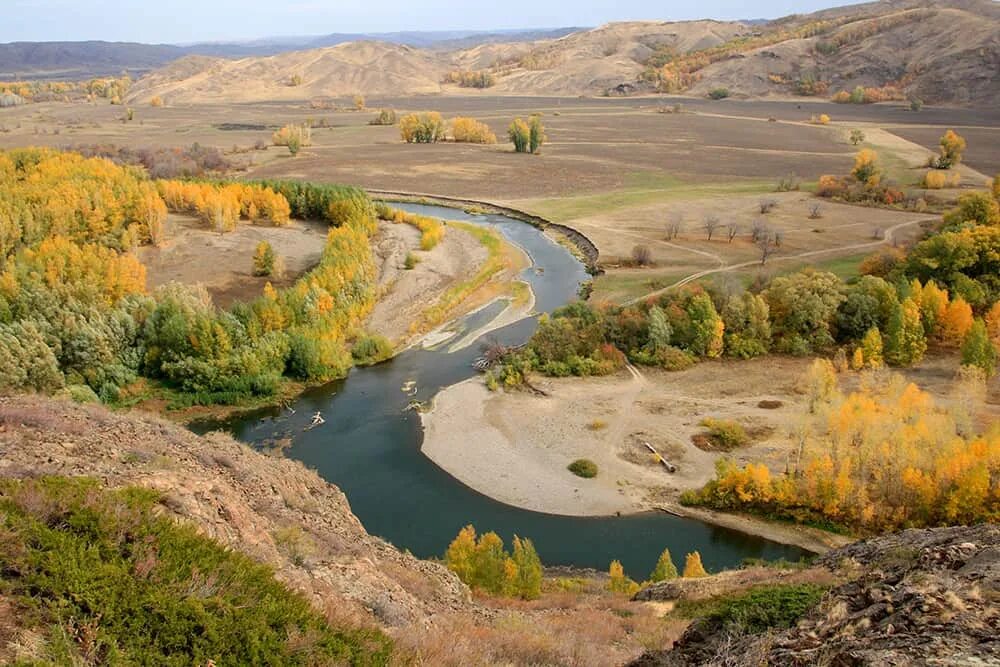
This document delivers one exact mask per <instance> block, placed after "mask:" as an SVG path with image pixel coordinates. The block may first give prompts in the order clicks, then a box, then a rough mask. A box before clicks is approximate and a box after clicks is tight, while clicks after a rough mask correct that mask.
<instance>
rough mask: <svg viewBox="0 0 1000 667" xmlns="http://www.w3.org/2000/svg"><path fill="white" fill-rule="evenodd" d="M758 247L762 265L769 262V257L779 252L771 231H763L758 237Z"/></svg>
mask: <svg viewBox="0 0 1000 667" xmlns="http://www.w3.org/2000/svg"><path fill="white" fill-rule="evenodd" d="M756 244H757V248H758V249H759V250H760V263H761V266H763V265H764V264H767V258H768V257H770V256H771V255H773V254H774V253H775V252H777V250H778V248H777V246H776V245H775V244H774V242H773V241H772V239H771V235H770V234H769V233H766V232H765V233H762V234H760V236H758V237H757V241H756Z"/></svg>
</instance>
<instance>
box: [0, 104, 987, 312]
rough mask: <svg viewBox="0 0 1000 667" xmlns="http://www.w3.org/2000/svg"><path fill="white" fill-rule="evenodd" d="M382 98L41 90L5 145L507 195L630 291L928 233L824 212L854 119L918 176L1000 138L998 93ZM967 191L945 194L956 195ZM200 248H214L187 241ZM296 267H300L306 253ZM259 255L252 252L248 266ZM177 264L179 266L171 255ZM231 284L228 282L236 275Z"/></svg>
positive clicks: (898, 214)
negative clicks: (322, 100) (512, 131)
mask: <svg viewBox="0 0 1000 667" xmlns="http://www.w3.org/2000/svg"><path fill="white" fill-rule="evenodd" d="M674 104H680V105H681V112H680V113H660V112H661V111H673V105H674ZM368 105H369V107H370V108H369V109H367V110H364V111H353V110H351V111H346V110H343V107H338V109H339V110H335V109H325V108H318V109H317V108H311V107H310V105H309V104H305V103H298V104H296V103H270V104H230V105H214V106H210V105H205V106H190V107H162V108H153V107H141V108H137V109H135V117H134V120H132V121H131V122H124V121H123V120H122V117H123V113H124V110H123V109H122V107H118V106H110V105H105V104H101V105H88V104H58V103H46V104H38V105H28V106H25V107H20V108H15V109H6V110H3V111H2V112H0V146H15V145H24V144H41V145H50V146H60V147H67V146H74V145H84V144H96V143H100V144H115V145H124V146H130V147H160V148H168V147H180V146H189V145H191V144H193V143H199V144H202V145H207V146H214V147H218V148H220V149H222V150H223V151H225V152H226V153H227V157H228V158H229V159H230V160H231V161H233V162H234V163H236V164H238V165H242V166H243V167H245V175H247V176H250V177H283V178H298V179H309V180H317V181H334V182H344V183H351V184H357V185H361V186H365V187H370V188H376V189H382V190H388V191H398V192H411V193H422V194H437V195H445V196H453V197H462V198H466V199H472V200H487V201H493V202H497V203H504V204H509V205H512V206H514V207H516V208H520V209H523V210H526V211H529V212H532V213H536V214H539V215H542V216H544V217H547V218H549V219H551V220H553V221H556V222H561V223H565V224H568V225H570V226H572V227H575V228H577V229H578V230H580V231H581V232H583V233H584V234H586V235H587V236H588V237H590V238H591V240H593V241H594V243H595V244H596V245H597V247H598V249H599V251H600V254H601V260H600V261H601V265H602V267H603V268H604V269H605V270H606V273H605V275H603V276H601V277H599V278H598V279H597V281H596V283H595V289H596V291H595V295H596V297H597V298H598V299H602V300H603V299H607V300H616V301H621V300H630V299H634V298H639V297H642V296H644V295H646V294H649V293H653V292H656V291H658V290H661V289H663V288H667V287H670V286H672V285H675V284H677V283H679V282H681V281H686V280H691V279H694V278H702V277H712V279H730V278H728V276H730V275H731V276H734V279H737V280H741V281H744V282H746V281H749V280H751V279H752V278H753V277H754V276H756V275H757V274H758V273H760V272H766V273H768V274H772V273H775V272H784V271H788V270H791V269H794V268H797V267H801V266H803V265H807V264H813V265H821V266H825V267H829V268H831V269H834V270H835V272H837V273H838V274H840V275H843V276H847V277H849V276H850V275H852V274H853V273H854V272H855V267H856V262H857V260H860V259H861V258H863V257H864V255H865V254H867V253H868V252H870V251H872V250H873V249H874V248H876V247H877V246H878V245H880V244H881V243H906V242H908V241H910V240H912V239H914V238H917V237H919V236H920V235H921V234H923V233H924V232H925V231H926V228H927V227H928V225H929V224H931V222H932V221H933V220H936V219H937V218H938V213H937V210H934V211H930V212H928V213H927V214H915V213H909V212H902V211H890V210H878V209H872V208H860V207H857V206H849V205H843V204H834V203H826V202H824V203H823V204H822V207H821V210H820V216H821V217H819V218H810V215H809V214H810V213H811V210H810V205H811V204H812V203H813V202H814V201H815V199H814V198H813V197H812V196H811V195H810V194H809V188H810V186H811V184H812V183H814V182H815V181H816V179H817V178H818V177H819V176H820V175H822V174H826V173H833V174H843V173H846V172H847V171H848V170H849V169H850V167H851V164H852V159H853V155H854V153H855V152H856V151H857V150H858V147H855V146H853V145H852V144H851V143H850V142H849V141H848V134H849V132H850V130H851V129H854V128H855V127H857V128H861V129H863V130H864V131H865V132H866V135H867V139H868V141H867V143H866V144H864V145H865V146H869V147H871V148H873V149H875V150H876V151H878V152H879V155H880V160H881V162H882V165H883V167H884V168H885V169H886V170H887V171H888V173H889V176H890V177H892V178H893V179H894V180H896V181H897V182H898V183H900V185H901V187H903V188H910V189H913V188H915V186H916V184H917V183H918V181H919V180H920V177H921V175H922V173H923V172H922V170H921V169H920V167H921V165H922V163H923V162H924V161H925V160H926V158H927V156H929V155H930V154H931V153H932V152H933V150H934V149H935V148H936V144H937V138H938V137H940V135H941V134H942V133H943V132H944V130H945V129H946V128H948V127H951V128H954V129H956V130H957V131H959V132H960V133H963V132H966V133H968V139H969V150H968V154H967V159H966V162H965V164H964V165H963V167H962V169H963V184H964V186H963V187H966V188H968V187H981V184H982V181H983V180H985V178H986V174H991V173H992V172H993V171H995V170H996V167H997V164H996V162H995V160H996V157H995V156H996V155H1000V132H998V131H996V130H995V129H994V128H995V126H996V125H997V123H998V121H1000V113H998V112H996V111H993V110H962V109H943V108H930V107H928V108H925V109H924V110H922V111H920V112H912V111H910V110H909V109H907V108H906V107H905V106H904V105H900V104H898V103H896V104H889V103H887V104H879V105H837V104H831V103H825V102H813V101H802V100H794V101H790V100H768V101H737V100H723V101H710V100H703V99H694V98H634V99H598V98H592V99H585V98H532V97H507V98H503V97H491V96H486V95H470V96H466V97H417V98H404V99H370V100H369V101H368ZM379 107H387V108H395V109H397V110H398V111H399V112H401V113H402V112H405V111H409V110H429V109H433V110H439V111H441V113H442V114H443V115H444V117H445V118H450V117H454V116H457V115H469V116H473V117H475V118H477V119H479V120H482V121H484V122H486V123H487V124H489V125H490V127H491V129H492V130H493V131H494V132H495V133H496V135H497V136H498V137H499V138H500V140H501V143H499V144H497V145H485V146H484V145H470V144H455V143H451V142H447V143H438V144H430V145H410V144H405V143H403V142H402V141H401V140H400V138H399V132H398V129H397V128H396V127H379V126H370V125H368V122H369V120H371V119H372V118H373V117H374V114H375V109H377V108H379ZM534 112H539V113H542V114H543V121H544V123H545V128H546V134H547V137H548V141H547V143H546V144H545V145H544V147H543V149H542V152H541V154H540V155H537V156H525V155H518V154H515V153H514V152H513V151H512V149H511V148H510V146H509V144H507V143H505V142H504V139H505V134H506V127H507V125H508V124H509V123H510V121H511V119H512V118H514V117H516V116H521V117H527V116H528V115H529V114H531V113H534ZM821 113H826V114H828V115H830V116H831V117H832V118H833V121H832V123H831V124H830V125H827V126H821V125H816V124H811V123H810V122H809V119H810V117H812V116H818V115H819V114H821ZM287 123H310V124H311V125H312V126H313V128H314V129H313V133H312V136H313V144H312V145H311V146H308V147H306V148H304V149H303V151H302V152H301V153H300V154H299V155H298V156H297V157H294V158H293V157H292V156H290V155H289V154H288V152H287V151H286V150H285V149H284V148H282V147H277V146H271V145H270V143H271V142H270V135H271V134H272V132H273V131H274V130H276V129H278V128H279V127H281V126H282V125H284V124H287ZM790 175H794V177H795V180H796V181H797V182H798V183H800V185H801V190H799V191H794V192H786V193H777V192H775V189H776V185H777V183H778V180H779V179H781V178H785V177H789V176H790ZM960 192H961V191H960V190H948V191H939V192H937V193H936V194H937V195H938V196H939V197H945V198H954V197H955V196H957V195H958V194H960ZM763 199H774V200H775V201H776V202H777V206H776V207H775V208H774V210H773V211H771V212H770V213H768V214H767V215H763V214H761V213H760V212H759V208H758V207H759V204H760V202H761V200H763ZM710 217H715V218H718V220H719V222H718V229H717V230H716V231H715V233H714V235H713V238H712V240H711V241H709V240H708V238H707V232H706V230H705V228H704V226H705V221H706V219H708V218H710ZM676 220H679V221H681V231H680V233H679V234H677V235H676V237H674V238H671V239H669V240H668V239H667V238H666V236H667V234H666V227H667V224H668V223H670V222H671V221H676ZM761 223H763V224H766V226H767V227H768V229H770V230H773V231H775V232H778V233H779V234H780V235H781V238H782V245H781V247H780V248H779V249H778V250H777V251H776V252H775V253H774V255H773V256H771V257H770V258H769V259H768V260H767V263H766V264H765V265H761V262H760V259H761V257H760V251H759V250H758V249H757V248H756V246H755V245H754V244H753V243H752V242H751V240H750V231H751V228H752V227H753V226H754V225H755V224H761ZM731 226H732V227H733V231H734V233H735V236H734V237H733V239H732V241H730V239H729V235H730V228H731ZM300 231H301V230H300ZM290 233H291V234H297V233H298V232H296V231H295V230H292V231H291V232H290ZM299 240H301V239H299ZM295 242H297V241H287V243H293V244H294V243H295ZM179 243H180V244H181V245H183V246H185V247H188V249H189V250H190V247H193V245H192V244H190V243H188V242H185V241H181V242H179ZM195 245H196V244H195ZM636 246H645V247H648V248H649V250H650V253H651V256H652V261H653V264H652V266H649V267H646V268H641V269H639V268H629V267H628V266H623V264H628V263H629V262H628V260H629V259H630V258H631V255H632V253H633V249H634V248H635V247H636ZM241 252H242V251H241ZM188 256H192V257H194V258H195V261H197V260H198V258H199V256H198V255H197V254H195V255H186V254H184V253H179V254H177V257H179V258H185V257H188ZM242 256H245V253H244V254H243V255H242ZM236 262H241V263H243V264H245V263H246V261H245V260H244V259H242V258H241V259H238V260H237V259H236V258H233V259H232V262H229V261H228V260H227V262H224V263H223V265H227V266H228V265H231V264H233V263H236ZM167 263H168V265H169V261H168V262H167ZM289 269H290V270H291V271H290V273H291V272H292V271H294V269H295V267H293V266H289ZM201 270H202V269H201V268H199V269H198V271H201ZM204 270H208V271H218V270H222V269H215V268H213V269H204ZM226 270H227V271H230V270H231V269H229V268H227V269H226ZM232 270H236V269H232ZM244 270H245V269H243V267H242V266H240V267H239V269H238V270H236V272H237V273H239V272H240V271H244ZM163 272H165V275H172V274H170V273H169V266H167V267H165V268H164V270H163ZM163 272H161V271H160V270H159V269H156V268H154V269H152V270H151V275H152V276H153V277H154V280H157V276H158V275H160V274H161V273H163ZM196 273H197V271H196ZM235 276H236V274H231V276H230V277H235ZM230 282H232V281H230ZM250 284H252V283H250V282H247V283H244V284H243V286H244V287H245V286H247V285H250ZM255 287H256V286H255ZM223 291H224V290H223ZM219 295H220V296H222V297H223V298H231V296H230V297H226V296H225V295H224V294H223V293H222V292H221V291H220V293H219Z"/></svg>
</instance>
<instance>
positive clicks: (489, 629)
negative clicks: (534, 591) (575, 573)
mask: <svg viewBox="0 0 1000 667" xmlns="http://www.w3.org/2000/svg"><path fill="white" fill-rule="evenodd" d="M479 602H480V603H481V604H483V605H484V606H486V607H487V608H488V609H491V610H493V611H495V612H496V613H495V615H494V616H493V618H492V619H491V620H485V619H483V620H478V621H477V620H474V619H473V618H470V617H469V616H468V615H457V614H456V615H448V616H446V617H444V618H441V619H440V621H439V622H438V623H437V624H436V625H435V627H433V628H431V629H430V630H429V631H428V630H426V629H424V628H408V629H406V630H404V631H402V632H401V633H399V634H397V636H396V640H397V642H398V644H399V645H400V647H401V648H402V649H403V651H404V652H409V653H410V654H412V655H413V656H415V657H416V660H417V663H418V664H421V665H442V666H452V665H454V666H459V665H462V666H465V665H473V664H475V665H574V666H580V667H589V666H594V667H597V666H604V665H609V664H623V663H625V662H628V661H629V660H630V659H632V658H635V657H637V656H638V655H639V654H640V653H642V652H643V651H644V650H648V649H662V648H666V647H668V646H670V644H671V643H672V641H673V640H674V639H676V638H677V637H679V636H680V633H681V632H682V631H683V629H684V627H685V625H686V621H683V620H678V619H667V620H664V619H662V618H660V616H659V614H658V608H657V607H655V606H654V605H649V604H645V603H638V602H630V601H629V600H628V599H627V598H625V597H624V596H618V595H613V594H610V593H604V592H600V593H593V592H591V593H567V592H556V593H546V594H544V595H543V596H542V597H541V598H540V599H538V600H534V601H530V602H526V601H522V600H510V599H498V598H486V597H484V598H480V599H479Z"/></svg>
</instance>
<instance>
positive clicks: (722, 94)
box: [708, 88, 729, 100]
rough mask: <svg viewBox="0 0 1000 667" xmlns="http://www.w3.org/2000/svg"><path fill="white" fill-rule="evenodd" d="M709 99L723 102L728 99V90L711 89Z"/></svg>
mask: <svg viewBox="0 0 1000 667" xmlns="http://www.w3.org/2000/svg"><path fill="white" fill-rule="evenodd" d="M708 96H709V98H711V99H713V100H724V99H726V98H727V97H729V89H728V88H713V89H712V90H710V91H709V92H708Z"/></svg>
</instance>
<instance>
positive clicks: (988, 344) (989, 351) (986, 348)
mask: <svg viewBox="0 0 1000 667" xmlns="http://www.w3.org/2000/svg"><path fill="white" fill-rule="evenodd" d="M962 365H963V366H975V367H976V368H979V369H981V370H982V371H983V372H984V373H985V374H986V377H993V376H994V375H995V374H996V372H997V349H996V347H994V345H993V341H991V340H990V335H989V331H988V330H987V329H986V323H985V322H983V320H982V319H981V318H978V317H977V318H976V321H975V322H974V323H973V325H972V328H971V329H969V333H968V334H966V336H965V341H964V342H963V343H962Z"/></svg>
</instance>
